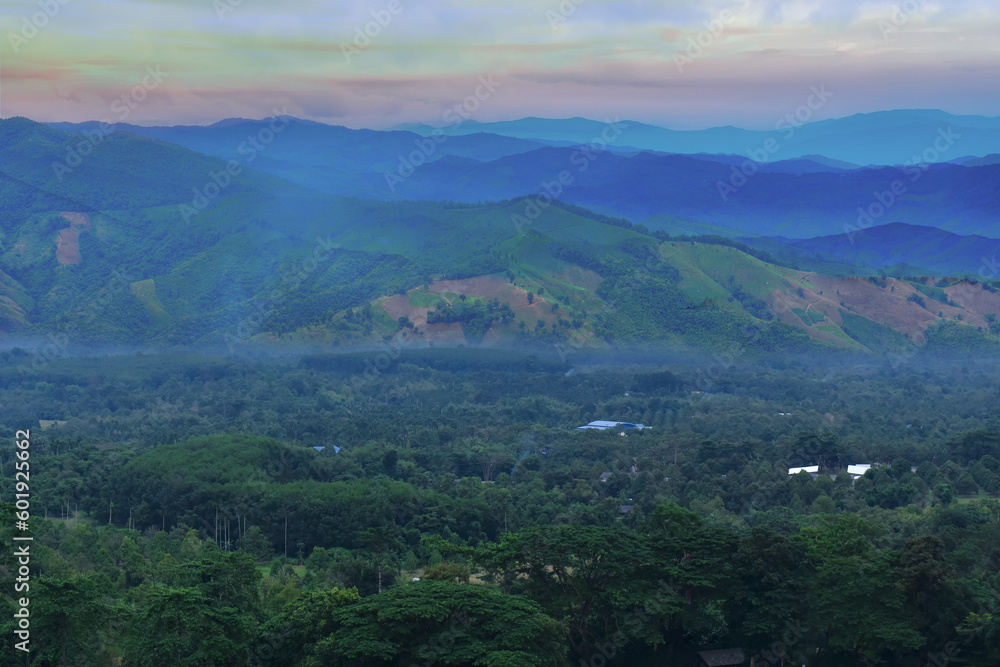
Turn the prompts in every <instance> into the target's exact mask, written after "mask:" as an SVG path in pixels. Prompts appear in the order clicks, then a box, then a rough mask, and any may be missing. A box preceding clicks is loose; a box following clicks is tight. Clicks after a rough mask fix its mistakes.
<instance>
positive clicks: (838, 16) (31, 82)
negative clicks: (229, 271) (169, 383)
mask: <svg viewBox="0 0 1000 667" xmlns="http://www.w3.org/2000/svg"><path fill="white" fill-rule="evenodd" d="M997 34H1000V3H997V2H996V1H995V0H978V1H972V0H951V1H949V2H947V3H945V2H929V1H926V0H903V1H902V2H900V1H899V0H894V1H892V2H859V1H857V0H812V1H794V2H793V1H780V0H720V1H714V0H710V1H707V2H705V1H702V2H674V1H672V0H659V1H654V0H504V1H503V2H489V3H486V2H480V1H477V0H363V1H356V0H334V1H327V2H320V1H318V0H284V1H282V2H275V1H274V0H175V1H173V2H167V1H165V0H127V1H125V0H0V40H2V41H0V117H4V118H7V117H11V116H26V117H28V118H32V119H34V120H38V121H84V120H114V121H124V122H129V123H136V124H140V125H156V124H168V125H175V124H208V123H212V122H216V121H218V120H220V119H224V118H230V117H244V118H262V117H265V116H270V115H274V114H275V113H288V114H292V115H295V116H299V117H302V118H309V119H313V120H317V121H321V122H325V123H330V124H337V125H345V126H347V127H354V128H358V127H370V128H376V129H382V128H387V127H393V126H396V125H399V124H404V123H410V122H422V123H430V124H433V125H445V124H447V116H446V114H448V112H449V109H452V110H454V108H455V106H456V105H459V107H460V109H461V110H462V112H463V115H468V116H469V117H471V118H473V119H475V120H479V121H484V122H486V121H495V120H511V119H516V118H521V117H525V116H539V117H545V118H567V117H573V116H583V117H587V118H593V119H597V120H607V119H613V118H616V117H617V118H623V119H630V120H637V121H642V122H646V123H651V124H656V125H662V126H666V127H672V128H677V129H697V128H705V127H713V126H720V125H735V126H738V127H745V128H754V129H767V128H771V127H773V126H774V123H775V122H776V120H777V119H780V118H782V117H784V116H785V115H786V114H787V113H790V112H794V111H795V110H796V109H797V108H799V107H801V106H802V105H803V104H806V103H807V101H809V100H810V95H811V90H812V89H813V88H814V87H816V88H819V87H825V90H827V91H828V92H829V95H828V96H825V97H826V98H827V99H825V101H823V102H822V103H816V98H813V100H812V102H813V106H814V107H816V108H813V109H812V110H811V120H821V119H825V118H837V117H843V116H848V115H851V114H854V113H860V112H870V111H880V110H887V109H894V108H936V109H943V110H945V111H949V112H951V113H956V114H978V115H986V116H997V115H1000V111H998V108H1000V86H997V85H996V82H997V81H1000V40H997V38H996V35H997Z"/></svg>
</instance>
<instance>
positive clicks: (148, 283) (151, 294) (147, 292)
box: [129, 278, 170, 327]
mask: <svg viewBox="0 0 1000 667" xmlns="http://www.w3.org/2000/svg"><path fill="white" fill-rule="evenodd" d="M129 289H130V290H131V291H132V294H133V295H135V297H136V298H137V299H139V301H140V302H142V305H143V306H144V307H145V308H146V312H148V313H149V319H150V321H151V322H152V324H153V326H154V327H161V326H165V325H167V324H169V323H170V315H169V314H168V313H167V311H166V309H165V308H164V307H163V304H162V303H160V299H159V297H157V296H156V285H155V284H154V283H153V280H152V279H151V278H150V279H149V280H139V281H137V282H134V283H132V284H131V285H129Z"/></svg>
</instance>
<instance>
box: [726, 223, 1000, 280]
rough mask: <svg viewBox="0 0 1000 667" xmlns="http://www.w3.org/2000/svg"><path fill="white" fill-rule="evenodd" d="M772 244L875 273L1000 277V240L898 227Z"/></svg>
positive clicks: (755, 241)
mask: <svg viewBox="0 0 1000 667" xmlns="http://www.w3.org/2000/svg"><path fill="white" fill-rule="evenodd" d="M740 240H742V241H744V242H746V243H749V244H750V245H759V246H760V247H762V248H766V249H768V250H770V251H773V247H770V246H767V245H762V244H760V239H753V238H743V239H740ZM769 240H770V241H775V242H778V243H781V244H784V245H787V246H790V247H793V248H797V249H799V250H802V251H804V252H806V253H817V254H820V255H822V256H823V257H824V258H827V259H832V260H836V261H840V262H845V263H848V264H854V265H856V266H862V267H863V266H868V267H871V268H872V269H879V268H883V269H888V268H891V267H894V266H898V265H901V264H909V265H914V266H918V267H921V268H924V269H926V270H928V271H931V272H933V274H934V275H937V276H944V275H972V276H974V277H975V276H977V275H978V276H979V277H980V278H981V279H984V280H990V279H993V278H995V277H1000V271H998V269H997V267H996V259H995V258H996V255H997V254H998V253H1000V239H997V238H990V237H985V236H980V235H968V236H962V235H958V234H952V233H951V232H946V231H943V230H940V229H936V228H934V227H925V226H921V225H908V224H905V223H901V222H893V223H889V224H885V225H877V226H873V227H869V228H867V229H864V230H859V231H857V232H852V233H848V234H834V235H830V236H822V237H816V238H809V239H786V238H780V237H772V238H770V239H769ZM994 274H997V275H994Z"/></svg>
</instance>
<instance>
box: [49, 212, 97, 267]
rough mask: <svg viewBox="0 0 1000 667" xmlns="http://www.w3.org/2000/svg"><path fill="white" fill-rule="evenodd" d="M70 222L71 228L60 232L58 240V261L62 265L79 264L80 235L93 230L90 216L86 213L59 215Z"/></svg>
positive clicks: (64, 213)
mask: <svg viewBox="0 0 1000 667" xmlns="http://www.w3.org/2000/svg"><path fill="white" fill-rule="evenodd" d="M59 215H60V216H61V217H63V218H65V219H66V220H67V221H68V222H69V227H67V228H65V229H60V230H59V236H58V237H57V238H56V261H57V262H59V263H60V264H79V263H80V262H81V261H83V257H82V256H81V255H80V234H81V233H82V232H88V231H90V230H91V225H90V216H89V215H87V214H86V213H79V212H73V211H63V212H62V213H60V214H59Z"/></svg>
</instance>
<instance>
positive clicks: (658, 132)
mask: <svg viewBox="0 0 1000 667" xmlns="http://www.w3.org/2000/svg"><path fill="white" fill-rule="evenodd" d="M620 122H623V123H626V124H627V125H628V127H629V129H628V130H627V131H626V133H625V134H624V135H623V137H622V138H621V142H622V143H623V144H627V145H629V146H634V147H636V148H639V149H646V150H655V151H661V152H667V153H683V154H689V155H690V154H696V153H729V154H736V155H741V156H747V155H748V153H750V152H754V151H759V150H760V149H761V148H762V147H763V146H764V145H765V142H766V141H767V140H768V139H772V140H774V141H775V142H776V143H777V151H776V152H773V153H772V157H773V159H776V160H777V159H782V160H786V159H792V158H801V157H806V156H808V155H822V156H825V157H827V158H831V159H835V160H840V161H843V162H847V163H851V164H857V165H897V164H903V163H905V162H907V161H909V160H911V159H912V158H913V157H914V156H915V155H917V156H919V155H921V154H923V152H924V151H925V150H928V149H929V148H933V146H934V142H935V140H936V137H937V131H938V130H939V129H942V128H948V127H951V128H953V130H954V132H955V133H956V134H957V135H959V139H958V140H957V143H956V145H955V147H954V148H953V149H952V150H953V151H954V152H953V153H952V154H953V155H957V154H973V153H974V154H975V155H976V156H977V157H982V156H984V155H987V154H989V153H1000V117H996V118H990V117H986V116H956V115H952V114H949V113H946V112H944V111H939V110H936V109H904V110H893V111H879V112H874V113H860V114H855V115H853V116H847V117H845V118H837V119H831V120H822V121H815V122H808V123H805V124H799V123H798V121H797V120H796V119H795V118H794V116H793V117H792V118H791V119H790V120H789V119H788V118H782V119H779V120H778V121H776V127H775V129H774V130H745V129H740V128H736V127H732V126H726V127H717V128H710V129H705V130H671V129H667V128H664V127H658V126H655V125H648V124H645V123H639V122H635V121H628V120H622V121H620ZM605 125H606V123H604V122H601V121H597V120H588V119H585V118H569V119H544V118H524V119H521V120H515V121H499V122H493V123H472V122H469V121H467V122H465V123H462V124H461V125H457V126H450V127H443V128H440V130H441V131H444V132H445V133H448V134H467V133H470V132H490V133H493V134H501V135H505V136H511V137H517V138H520V139H529V140H536V141H542V140H556V139H558V140H563V141H574V142H577V143H581V144H586V143H589V142H591V141H593V140H595V138H597V137H599V136H600V133H601V131H602V129H603V127H604V126H605ZM434 129H436V128H433V127H431V126H428V125H423V126H411V131H413V132H419V133H421V134H425V135H426V134H429V133H430V132H431V131H433V130H434ZM941 157H942V159H943V160H947V159H949V156H947V155H944V156H941Z"/></svg>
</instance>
